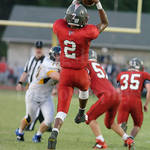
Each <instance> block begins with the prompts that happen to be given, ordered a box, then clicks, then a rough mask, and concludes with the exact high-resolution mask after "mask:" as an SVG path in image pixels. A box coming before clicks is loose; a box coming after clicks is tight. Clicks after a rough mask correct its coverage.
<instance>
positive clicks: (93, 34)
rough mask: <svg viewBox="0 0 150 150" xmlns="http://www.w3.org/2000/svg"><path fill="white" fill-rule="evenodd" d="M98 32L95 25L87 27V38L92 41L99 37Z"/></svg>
mask: <svg viewBox="0 0 150 150" xmlns="http://www.w3.org/2000/svg"><path fill="white" fill-rule="evenodd" d="M99 34H100V32H99V29H98V28H97V26H96V25H92V24H91V25H87V32H86V35H87V38H89V39H90V40H94V39H96V38H97V37H98V36H99Z"/></svg>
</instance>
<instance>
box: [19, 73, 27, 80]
mask: <svg viewBox="0 0 150 150" xmlns="http://www.w3.org/2000/svg"><path fill="white" fill-rule="evenodd" d="M26 79H27V73H26V72H23V73H22V75H21V77H20V79H19V81H20V82H25V81H26Z"/></svg>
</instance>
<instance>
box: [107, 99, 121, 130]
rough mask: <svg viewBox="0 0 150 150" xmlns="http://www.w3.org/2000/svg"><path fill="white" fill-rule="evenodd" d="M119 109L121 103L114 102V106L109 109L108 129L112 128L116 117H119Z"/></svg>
mask: <svg viewBox="0 0 150 150" xmlns="http://www.w3.org/2000/svg"><path fill="white" fill-rule="evenodd" d="M118 107H119V102H117V101H116V103H115V101H114V104H113V105H112V106H110V108H109V109H108V111H107V112H106V113H105V125H106V127H107V128H108V129H110V128H111V125H112V124H113V122H114V120H115V117H116V115H117V111H118Z"/></svg>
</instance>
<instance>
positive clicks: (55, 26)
mask: <svg viewBox="0 0 150 150" xmlns="http://www.w3.org/2000/svg"><path fill="white" fill-rule="evenodd" d="M64 22H65V20H64V19H59V20H56V21H55V22H54V24H53V32H54V33H55V34H56V35H57V34H58V32H59V31H60V29H61V27H60V26H62V24H63V23H64Z"/></svg>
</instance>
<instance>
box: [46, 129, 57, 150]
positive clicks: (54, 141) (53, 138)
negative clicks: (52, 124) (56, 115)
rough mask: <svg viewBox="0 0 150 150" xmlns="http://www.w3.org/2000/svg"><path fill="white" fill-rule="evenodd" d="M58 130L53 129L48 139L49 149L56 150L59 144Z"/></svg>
mask: <svg viewBox="0 0 150 150" xmlns="http://www.w3.org/2000/svg"><path fill="white" fill-rule="evenodd" d="M57 135H58V132H57V131H52V133H51V136H50V137H49V139H48V150H55V149H56V144H57Z"/></svg>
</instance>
